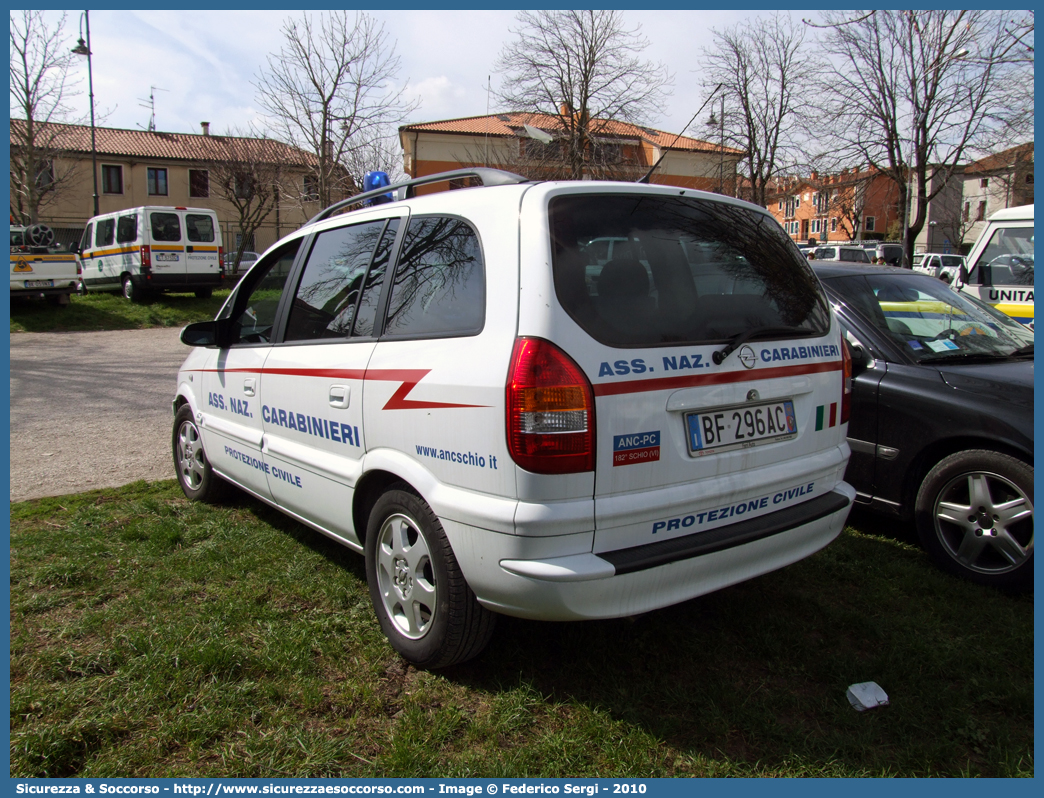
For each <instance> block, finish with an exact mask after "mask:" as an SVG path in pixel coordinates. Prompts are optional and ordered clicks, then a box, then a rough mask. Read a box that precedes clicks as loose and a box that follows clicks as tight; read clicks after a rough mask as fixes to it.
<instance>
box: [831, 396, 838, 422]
mask: <svg viewBox="0 0 1044 798" xmlns="http://www.w3.org/2000/svg"><path fill="white" fill-rule="evenodd" d="M836 423H837V402H831V404H830V426H831V427H832V426H834V425H835V424H836Z"/></svg>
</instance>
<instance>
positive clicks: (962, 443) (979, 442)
mask: <svg viewBox="0 0 1044 798" xmlns="http://www.w3.org/2000/svg"><path fill="white" fill-rule="evenodd" d="M968 449H986V450H988V451H991V452H999V453H1000V454H1006V455H1009V456H1011V457H1014V458H1015V459H1016V460H1021V461H1022V462H1023V463H1025V464H1026V465H1028V466H1029V467H1030V468H1033V452H1031V451H1026V450H1025V449H1022V448H1020V447H1018V446H1016V445H1014V444H1012V443H1010V442H1007V441H999V440H997V439H996V438H982V437H979V436H976V435H961V436H956V437H953V438H943V439H941V440H937V441H932V442H931V443H930V444H928V445H927V446H925V447H924V448H923V449H922V450H921V451H919V452H918V453H917V455H916V456H915V457H914V459H913V460H912V461H911V462H910V466H909V468H907V470H906V478H905V479H904V480H903V498H902V507H903V517H904V518H906V519H908V520H912V519H913V517H914V504H915V503H916V501H917V492H918V491H919V490H920V489H921V483H922V482H924V479H925V477H927V476H928V472H929V471H931V470H932V469H933V468H934V467H935V466H936V464H937V463H939V462H940V461H941V460H942V459H943V458H944V457H949V456H950V455H951V454H956V453H957V452H963V451H967V450H968Z"/></svg>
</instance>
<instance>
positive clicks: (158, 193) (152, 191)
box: [146, 166, 167, 197]
mask: <svg viewBox="0 0 1044 798" xmlns="http://www.w3.org/2000/svg"><path fill="white" fill-rule="evenodd" d="M146 174H147V176H148V190H149V196H151V197H165V196H167V170H166V169H157V168H154V167H151V166H150V167H149V168H148V170H147V172H146Z"/></svg>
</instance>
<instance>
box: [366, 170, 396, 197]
mask: <svg viewBox="0 0 1044 798" xmlns="http://www.w3.org/2000/svg"><path fill="white" fill-rule="evenodd" d="M390 185H391V180H389V179H388V173H387V172H367V173H366V174H365V175H364V176H363V191H364V192H365V191H373V190H374V189H378V188H383V187H384V186H390ZM393 199H394V197H393V196H392V195H391V193H390V192H389V193H388V194H381V195H379V196H377V197H374V198H373V199H370V200H367V201H366V204H367V205H380V204H381V203H383V202H391V201H392V200H393Z"/></svg>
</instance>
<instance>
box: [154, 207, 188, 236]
mask: <svg viewBox="0 0 1044 798" xmlns="http://www.w3.org/2000/svg"><path fill="white" fill-rule="evenodd" d="M149 222H150V224H151V225H152V240H153V241H180V240H181V220H180V219H179V218H178V215H177V214H176V213H161V212H157V213H151V214H149Z"/></svg>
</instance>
